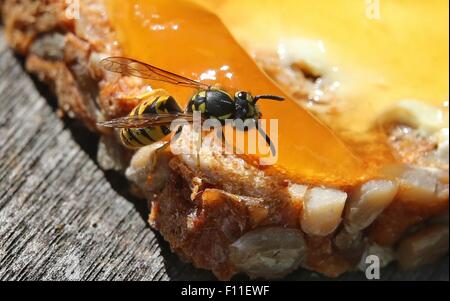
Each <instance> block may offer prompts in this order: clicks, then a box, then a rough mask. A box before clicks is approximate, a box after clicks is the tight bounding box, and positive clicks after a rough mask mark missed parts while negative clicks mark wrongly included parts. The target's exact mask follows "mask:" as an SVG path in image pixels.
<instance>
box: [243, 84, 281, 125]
mask: <svg viewBox="0 0 450 301" xmlns="http://www.w3.org/2000/svg"><path fill="white" fill-rule="evenodd" d="M260 99H271V100H276V101H283V100H284V98H283V97H281V96H275V95H258V96H252V94H251V93H250V92H246V91H239V92H237V93H236V94H235V95H234V102H235V105H236V119H242V120H245V119H255V120H256V119H259V118H261V112H260V111H259V109H258V106H257V105H256V103H257V102H258V100H260Z"/></svg>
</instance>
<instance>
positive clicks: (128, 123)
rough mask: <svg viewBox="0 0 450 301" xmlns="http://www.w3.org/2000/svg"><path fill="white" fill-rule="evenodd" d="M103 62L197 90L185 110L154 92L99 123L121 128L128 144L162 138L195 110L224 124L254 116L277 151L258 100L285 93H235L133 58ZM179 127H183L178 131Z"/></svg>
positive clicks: (128, 73) (277, 98) (123, 71)
mask: <svg viewBox="0 0 450 301" xmlns="http://www.w3.org/2000/svg"><path fill="white" fill-rule="evenodd" d="M100 66H101V67H102V68H104V69H105V70H107V71H111V72H116V73H120V74H122V75H125V76H135V77H140V78H144V79H149V80H156V81H162V82H166V83H170V84H173V85H178V86H184V87H189V88H193V89H196V90H197V91H196V92H195V94H194V95H193V96H192V98H191V99H190V101H189V102H188V104H187V106H186V108H185V109H184V110H182V109H181V108H180V106H179V105H178V103H177V102H176V100H175V99H174V98H173V97H172V96H153V97H149V98H148V99H146V100H144V101H142V102H141V103H139V104H138V105H137V106H136V107H135V108H134V109H133V110H132V111H131V113H130V114H129V115H128V116H126V117H121V118H117V119H113V120H109V121H105V122H99V123H98V124H99V125H100V126H105V127H113V128H118V129H120V139H121V140H122V143H123V144H124V145H125V146H127V147H129V148H139V147H143V146H146V145H150V144H152V143H155V142H157V141H160V140H161V139H163V138H164V137H165V136H167V135H169V134H170V133H171V130H170V127H169V126H170V124H171V122H172V121H174V120H176V119H184V120H186V121H188V122H192V121H193V113H194V112H200V113H201V117H202V119H210V118H214V119H217V120H219V121H220V123H221V124H222V125H223V124H224V123H225V120H229V119H231V120H237V119H240V120H242V121H245V120H248V119H251V120H253V121H254V122H255V123H254V124H255V126H256V128H257V130H258V131H259V133H260V134H261V135H262V136H263V137H264V138H265V139H266V142H267V144H268V145H269V146H270V149H271V152H272V154H274V155H275V153H276V150H275V147H274V145H273V143H272V141H271V139H270V137H269V136H268V135H267V134H266V133H265V132H264V131H263V130H262V129H261V127H260V126H259V122H258V120H259V119H260V118H261V117H262V114H261V112H260V110H259V108H258V106H257V102H258V101H259V100H261V99H269V100H275V101H283V100H284V98H283V97H281V96H276V95H258V96H253V95H252V94H251V93H250V92H246V91H238V92H237V93H235V94H234V97H232V96H231V95H230V94H229V93H227V92H226V91H225V90H222V89H219V88H216V87H212V86H209V85H207V84H204V83H201V82H198V81H195V80H192V79H189V78H186V77H183V76H180V75H177V74H175V73H172V72H169V71H166V70H163V69H160V68H157V67H155V66H152V65H149V64H146V63H143V62H139V61H137V60H134V59H130V58H124V57H109V58H106V59H103V60H102V61H100ZM180 131H181V127H180V128H178V130H177V133H176V134H179V132H180ZM222 138H224V137H222Z"/></svg>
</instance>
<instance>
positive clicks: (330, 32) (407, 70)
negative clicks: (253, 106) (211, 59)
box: [194, 0, 449, 132]
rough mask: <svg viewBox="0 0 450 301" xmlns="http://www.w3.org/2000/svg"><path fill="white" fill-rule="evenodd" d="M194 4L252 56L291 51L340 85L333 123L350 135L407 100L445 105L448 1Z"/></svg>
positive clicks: (228, 0) (225, 0)
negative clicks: (209, 13)
mask: <svg viewBox="0 0 450 301" xmlns="http://www.w3.org/2000/svg"><path fill="white" fill-rule="evenodd" d="M194 1H196V2H197V3H200V4H201V5H204V6H206V7H208V8H209V9H211V10H214V11H215V12H216V13H217V14H218V15H219V16H220V17H221V19H222V20H223V22H224V23H225V25H226V26H227V28H229V29H230V31H231V32H232V34H233V35H234V37H235V38H236V39H237V40H238V41H239V42H240V43H241V44H242V45H243V46H244V47H245V49H246V50H248V51H250V52H252V51H254V50H259V49H263V50H272V51H274V52H278V53H280V51H281V52H283V51H286V49H285V48H286V47H287V48H293V47H298V48H296V49H287V52H296V55H295V56H296V57H300V58H303V59H305V60H306V61H309V62H311V63H312V65H313V66H315V67H317V68H318V69H319V71H320V72H321V73H322V74H323V76H324V77H326V78H328V80H331V81H335V83H336V87H337V88H336V92H337V96H338V98H339V101H340V105H341V108H340V111H341V112H342V113H341V114H340V115H339V116H336V118H335V119H334V120H333V121H334V122H339V125H340V127H343V128H345V129H347V130H351V131H356V132H361V131H365V130H367V129H368V128H370V127H371V126H372V125H373V123H374V120H375V119H376V118H377V117H378V116H380V114H382V113H383V112H384V111H385V110H386V109H387V108H388V107H389V106H390V105H392V103H394V102H396V101H400V100H402V99H416V100H419V101H423V102H426V103H428V104H432V105H435V106H442V104H443V103H444V102H445V101H448V97H449V92H448V91H449V84H448V82H449V26H448V21H449V2H448V1H445V0H428V1H424V0H407V1H405V0H371V1H365V0H339V1H336V0H319V1H310V0H283V1H279V0H264V1H261V0H244V1H243V0H216V1H211V0H194ZM282 55H283V54H282Z"/></svg>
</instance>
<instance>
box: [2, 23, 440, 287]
mask: <svg viewBox="0 0 450 301" xmlns="http://www.w3.org/2000/svg"><path fill="white" fill-rule="evenodd" d="M0 36H2V32H1V31H0ZM42 95H48V91H47V90H46V89H45V88H43V86H42V85H40V84H38V83H36V82H33V80H32V79H31V78H30V77H29V76H28V75H27V74H26V72H25V71H24V70H23V68H22V66H21V64H20V60H18V59H17V58H16V57H14V56H13V54H12V53H11V51H10V50H8V49H7V46H6V44H5V42H4V40H3V39H2V38H0V107H1V108H2V110H0V279H1V280H43V279H44V280H213V279H215V278H214V277H213V276H212V274H211V273H209V272H206V271H203V270H198V269H195V268H193V267H192V265H190V264H186V263H183V262H181V261H180V260H179V259H178V258H177V256H175V255H174V254H172V253H171V252H170V250H169V247H168V244H167V243H166V242H164V241H163V239H162V238H161V237H160V236H159V235H158V234H157V233H155V232H153V231H152V230H151V229H150V228H149V226H148V225H147V223H146V219H147V214H148V212H147V210H146V205H145V202H143V201H140V200H136V199H134V198H133V197H131V196H130V195H129V194H128V193H127V192H126V191H127V187H126V184H125V183H126V181H125V179H124V178H123V177H122V176H120V175H118V174H115V173H110V172H107V173H104V172H103V171H102V170H100V168H99V167H98V165H97V164H96V161H95V153H96V149H97V143H98V139H97V138H96V137H95V136H94V135H92V134H90V133H89V132H87V131H86V130H84V129H83V127H82V126H81V125H79V124H78V123H77V122H74V121H71V120H60V119H59V118H58V117H57V116H56V114H55V112H54V111H55V100H54V99H52V98H51V97H49V96H47V97H46V98H44V97H43V96H42ZM238 279H245V278H244V277H238ZM287 279H288V280H317V279H324V278H322V277H320V276H318V275H315V274H311V273H310V272H307V271H304V270H300V271H298V272H295V273H294V274H292V275H290V276H289V277H288V278H287ZM340 279H341V280H352V279H359V280H363V279H364V274H362V273H354V274H347V275H345V276H343V277H341V278H340ZM382 279H395V280H400V279H407V280H418V279H422V280H429V279H440V280H448V257H447V258H446V259H444V260H443V261H442V262H440V263H439V264H437V265H433V266H429V267H425V268H424V269H421V270H419V271H415V272H412V273H405V272H399V271H398V269H396V268H395V267H393V268H390V269H386V270H383V271H382Z"/></svg>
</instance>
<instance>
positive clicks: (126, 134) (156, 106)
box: [120, 96, 182, 148]
mask: <svg viewBox="0 0 450 301" xmlns="http://www.w3.org/2000/svg"><path fill="white" fill-rule="evenodd" d="M181 112H182V111H181V108H180V107H179V105H178V103H177V102H176V100H175V99H174V98H173V97H172V96H155V97H150V98H149V99H147V100H145V101H143V102H141V103H140V104H139V105H137V106H136V107H135V108H134V109H133V111H131V113H130V116H131V117H133V116H134V117H139V116H142V115H144V114H175V113H181ZM170 132H171V131H170V127H169V126H167V125H161V126H151V127H145V128H123V129H121V130H120V139H121V140H122V143H123V144H124V145H125V146H127V147H129V148H140V147H143V146H146V145H150V144H152V143H155V142H157V141H159V140H161V139H163V138H164V137H165V136H167V135H169V134H170Z"/></svg>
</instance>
